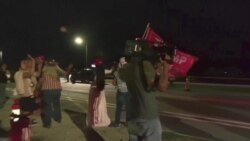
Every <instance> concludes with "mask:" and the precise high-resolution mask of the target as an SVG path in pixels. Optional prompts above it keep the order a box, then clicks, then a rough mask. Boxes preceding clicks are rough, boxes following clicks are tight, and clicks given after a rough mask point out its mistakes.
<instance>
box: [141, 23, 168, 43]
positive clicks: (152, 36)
mask: <svg viewBox="0 0 250 141" xmlns="http://www.w3.org/2000/svg"><path fill="white" fill-rule="evenodd" d="M142 39H143V40H146V41H148V42H149V43H150V44H151V46H155V47H161V46H164V45H165V42H164V40H163V39H162V37H160V36H159V35H158V34H157V33H156V32H155V31H154V30H153V29H152V28H151V27H150V24H149V23H148V25H147V28H146V30H145V32H144V34H143V36H142Z"/></svg>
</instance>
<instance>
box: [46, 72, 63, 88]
mask: <svg viewBox="0 0 250 141" xmlns="http://www.w3.org/2000/svg"><path fill="white" fill-rule="evenodd" d="M42 79H43V80H42V90H51V89H53V90H54V89H62V86H61V83H60V80H59V79H58V78H55V77H53V76H50V75H45V76H43V78H42Z"/></svg>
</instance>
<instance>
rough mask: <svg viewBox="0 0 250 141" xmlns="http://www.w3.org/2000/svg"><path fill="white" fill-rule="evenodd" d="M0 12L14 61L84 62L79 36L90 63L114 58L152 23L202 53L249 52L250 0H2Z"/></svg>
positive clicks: (7, 55)
mask: <svg viewBox="0 0 250 141" xmlns="http://www.w3.org/2000/svg"><path fill="white" fill-rule="evenodd" d="M0 10H1V12H0V17H1V22H0V28H1V32H0V43H1V44H0V48H2V50H3V51H4V58H3V60H4V61H5V62H8V63H11V64H13V65H16V63H17V62H18V61H19V60H20V59H22V58H24V57H25V56H26V54H28V53H30V54H31V55H33V56H35V55H39V54H44V55H46V56H48V57H53V58H55V59H56V60H58V61H59V62H61V64H63V65H66V64H68V63H70V62H75V63H83V62H84V61H83V59H84V57H85V56H84V54H85V52H84V51H85V50H84V48H77V47H76V46H74V45H73V42H72V39H73V37H74V35H77V34H80V35H82V36H84V37H85V38H86V40H87V42H88V49H89V52H88V53H89V62H91V61H92V60H93V58H94V56H96V55H98V54H101V55H103V56H104V57H105V59H106V60H112V59H115V58H117V57H118V56H119V55H120V54H121V53H122V51H123V47H124V44H125V41H126V40H128V39H134V38H135V37H138V36H139V37H140V36H142V34H143V32H144V30H145V27H146V24H147V23H148V22H150V23H151V26H152V28H153V29H155V31H156V32H157V33H158V34H159V35H160V36H162V37H163V38H164V39H165V40H166V41H169V42H171V43H174V44H176V45H177V47H178V48H180V49H183V50H185V51H187V52H189V53H192V54H195V55H198V56H199V54H200V52H209V51H210V52H211V50H215V52H216V53H217V54H216V53H214V52H211V53H210V54H208V56H209V55H210V57H211V56H212V57H214V58H215V59H220V57H221V56H223V57H227V56H235V57H239V56H240V55H241V54H242V50H243V52H247V51H249V42H250V16H249V13H250V1H249V0H58V1H52V0H22V1H20V0H1V1H0ZM60 26H65V27H67V29H68V32H66V33H63V32H60V30H59V28H60ZM217 47H218V49H217ZM221 54H223V55H221ZM245 54H246V53H245ZM245 58H246V59H249V58H247V55H245Z"/></svg>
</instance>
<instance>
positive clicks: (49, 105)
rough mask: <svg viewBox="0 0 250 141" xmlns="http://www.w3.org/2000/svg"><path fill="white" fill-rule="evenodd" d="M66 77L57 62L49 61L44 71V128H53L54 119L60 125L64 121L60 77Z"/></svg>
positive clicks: (42, 85) (42, 87) (42, 86)
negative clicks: (52, 120) (52, 121)
mask: <svg viewBox="0 0 250 141" xmlns="http://www.w3.org/2000/svg"><path fill="white" fill-rule="evenodd" d="M61 75H65V71H64V70H62V69H61V68H60V67H59V66H58V64H57V62H55V61H54V60H49V61H47V62H46V63H45V66H44V68H43V70H42V80H41V81H42V82H41V83H42V84H41V91H42V98H43V107H44V111H43V112H44V113H43V114H44V117H43V118H42V120H43V127H45V128H50V127H51V119H52V118H53V119H54V120H55V121H56V122H58V123H60V122H61V120H62V114H61V104H60V97H61V90H62V87H61V82H60V76H61Z"/></svg>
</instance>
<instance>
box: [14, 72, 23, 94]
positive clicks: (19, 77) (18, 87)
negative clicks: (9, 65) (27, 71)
mask: <svg viewBox="0 0 250 141" xmlns="http://www.w3.org/2000/svg"><path fill="white" fill-rule="evenodd" d="M22 77H23V73H21V72H16V73H15V74H14V80H15V84H16V92H17V94H19V95H22V94H24V88H23V87H24V86H23V78H22Z"/></svg>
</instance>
